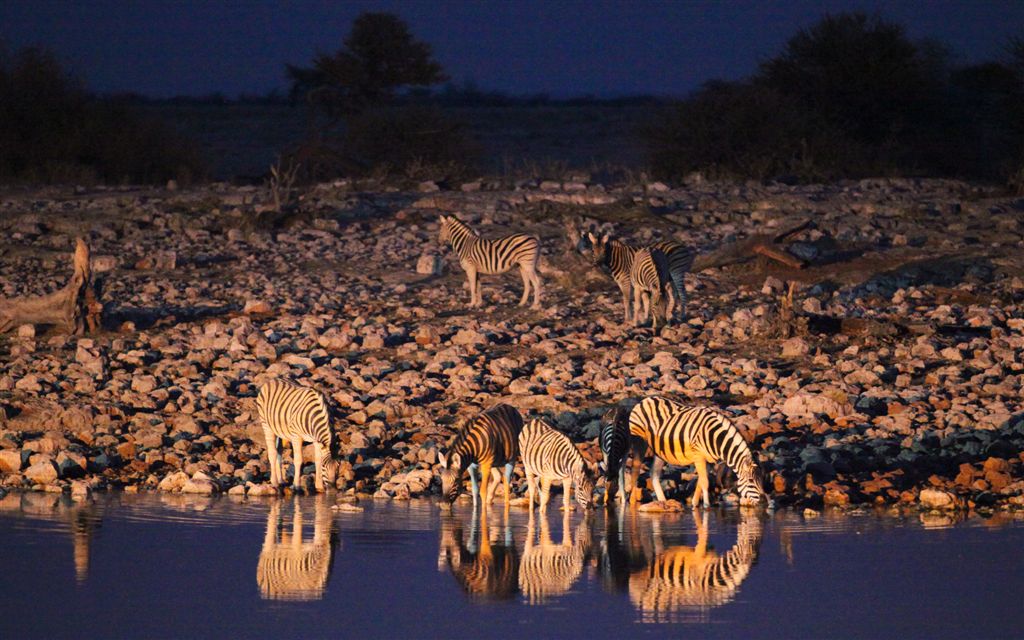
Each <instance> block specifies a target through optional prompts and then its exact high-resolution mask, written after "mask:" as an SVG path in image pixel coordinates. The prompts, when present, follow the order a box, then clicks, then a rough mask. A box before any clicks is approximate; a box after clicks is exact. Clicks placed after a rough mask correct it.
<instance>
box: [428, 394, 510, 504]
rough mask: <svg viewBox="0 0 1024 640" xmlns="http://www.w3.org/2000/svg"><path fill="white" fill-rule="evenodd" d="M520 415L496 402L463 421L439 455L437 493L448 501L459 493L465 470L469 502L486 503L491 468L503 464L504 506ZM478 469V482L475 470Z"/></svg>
mask: <svg viewBox="0 0 1024 640" xmlns="http://www.w3.org/2000/svg"><path fill="white" fill-rule="evenodd" d="M522 429H523V418H522V416H520V415H519V412H518V411H517V410H516V409H514V408H513V407H510V406H509V405H507V404H499V405H496V406H494V407H492V408H490V409H488V410H487V411H484V412H483V413H480V414H479V415H477V416H476V417H475V418H473V419H472V420H470V421H469V422H468V423H466V424H465V425H464V426H463V427H462V429H460V430H459V432H458V433H457V434H456V435H455V439H454V440H453V441H452V445H451V446H450V447H449V448H448V453H447V455H446V454H443V453H442V454H441V455H440V456H439V462H440V463H441V494H442V496H443V497H444V498H445V499H446V500H447V501H448V503H449V504H451V503H453V502H455V499H456V498H457V497H459V489H460V488H461V485H462V482H461V480H462V474H463V472H465V471H469V480H470V482H471V483H472V485H473V506H474V508H475V507H476V505H477V502H478V501H479V503H480V505H481V506H483V505H490V503H491V501H492V500H493V499H494V492H493V491H490V490H489V489H490V481H489V477H490V476H491V471H492V469H493V470H494V471H495V473H496V472H497V468H498V467H500V466H502V465H504V467H505V473H504V480H505V508H506V509H507V508H508V506H509V500H510V496H511V492H510V487H509V484H510V482H511V481H512V470H513V468H515V464H516V460H517V459H518V458H519V432H520V431H522ZM477 471H479V472H480V480H481V482H480V483H479V485H478V484H477V477H476V472H477Z"/></svg>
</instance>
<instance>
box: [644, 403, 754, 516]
mask: <svg viewBox="0 0 1024 640" xmlns="http://www.w3.org/2000/svg"><path fill="white" fill-rule="evenodd" d="M629 432H630V434H632V435H634V436H637V437H639V438H642V439H643V440H644V441H645V442H646V443H647V446H649V447H650V448H651V450H652V451H653V452H654V456H655V457H654V463H653V464H652V465H651V483H652V484H653V485H654V492H655V493H656V494H657V495H658V500H662V501H663V500H665V493H664V491H662V488H661V470H662V468H663V467H664V466H665V463H666V462H667V463H668V464H674V465H678V466H681V467H685V466H689V465H691V464H692V465H693V466H694V467H695V468H696V470H697V487H696V489H695V490H694V492H693V500H692V501H693V506H694V507H696V506H697V503H698V501H699V500H700V498H701V496H702V495H703V497H704V506H705V507H708V506H710V500H709V499H708V470H707V464H708V463H709V462H710V463H714V462H717V461H719V460H721V461H723V462H725V463H726V464H727V465H728V466H729V468H730V469H732V470H733V471H734V472H735V473H736V477H737V481H738V482H737V486H736V492H737V493H738V494H739V496H740V504H741V505H754V504H758V503H759V502H761V501H762V500H764V501H766V502H768V503H769V504H771V501H770V500H769V499H768V496H767V494H765V491H764V488H763V484H762V481H761V473H760V471H759V469H758V468H757V465H756V464H755V463H754V456H753V454H752V453H751V451H750V447H749V446H748V445H747V442H746V440H744V439H743V436H742V435H740V432H739V431H738V430H737V429H736V427H735V426H734V425H733V424H732V422H730V421H729V419H728V418H726V417H725V416H723V415H722V414H720V413H719V412H717V411H715V410H713V409H710V408H708V407H697V406H691V407H688V406H685V405H682V404H679V403H677V402H674V401H672V400H669V399H667V398H662V397H658V396H651V397H649V398H644V400H642V401H641V402H640V404H638V405H636V406H635V407H633V410H632V411H631V412H630V414H629ZM634 481H635V476H634ZM637 497H638V495H637V494H636V493H635V492H634V493H633V495H631V496H630V502H636V499H637Z"/></svg>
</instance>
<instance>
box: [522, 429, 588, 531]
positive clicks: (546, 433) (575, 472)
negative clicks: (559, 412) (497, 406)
mask: <svg viewBox="0 0 1024 640" xmlns="http://www.w3.org/2000/svg"><path fill="white" fill-rule="evenodd" d="M519 454H520V455H521V456H522V458H523V469H524V470H525V471H526V486H527V492H528V493H527V495H528V500H529V503H530V512H531V513H532V512H533V504H534V498H535V496H536V492H537V480H538V479H539V480H540V510H541V512H544V511H546V510H547V506H548V498H549V497H550V493H551V483H552V482H553V481H560V482H561V483H562V489H563V491H564V493H565V498H564V500H565V510H566V511H567V512H568V511H570V510H572V503H571V502H570V500H571V498H570V495H571V489H572V486H573V484H575V485H576V502H578V503H579V505H580V506H581V507H583V508H584V509H586V508H587V507H588V506H590V500H591V498H592V496H593V493H594V477H593V473H592V472H591V470H590V468H589V467H588V466H587V463H586V461H585V460H584V459H583V456H582V455H580V452H579V451H578V450H577V449H576V447H575V445H573V443H572V441H571V440H569V438H567V437H566V436H565V434H562V433H559V432H558V431H555V430H554V429H553V428H551V426H549V425H548V424H547V423H545V422H544V421H543V420H537V419H533V420H530V422H529V423H527V425H526V426H525V427H523V430H522V432H520V434H519Z"/></svg>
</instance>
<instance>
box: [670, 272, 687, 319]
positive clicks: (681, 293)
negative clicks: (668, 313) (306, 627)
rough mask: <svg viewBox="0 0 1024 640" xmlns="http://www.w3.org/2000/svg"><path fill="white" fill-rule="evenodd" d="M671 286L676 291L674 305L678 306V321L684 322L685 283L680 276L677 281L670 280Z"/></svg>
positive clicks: (674, 279)
mask: <svg viewBox="0 0 1024 640" xmlns="http://www.w3.org/2000/svg"><path fill="white" fill-rule="evenodd" d="M672 286H673V287H675V290H676V303H677V304H678V306H679V321H680V322H683V321H684V320H686V281H685V280H684V279H683V277H682V276H681V275H680V276H679V278H678V279H676V278H675V277H674V276H673V278H672Z"/></svg>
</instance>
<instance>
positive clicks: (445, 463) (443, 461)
mask: <svg viewBox="0 0 1024 640" xmlns="http://www.w3.org/2000/svg"><path fill="white" fill-rule="evenodd" d="M437 461H438V462H440V463H441V468H442V469H447V468H448V459H447V458H446V457H445V455H444V454H443V453H438V454H437Z"/></svg>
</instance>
